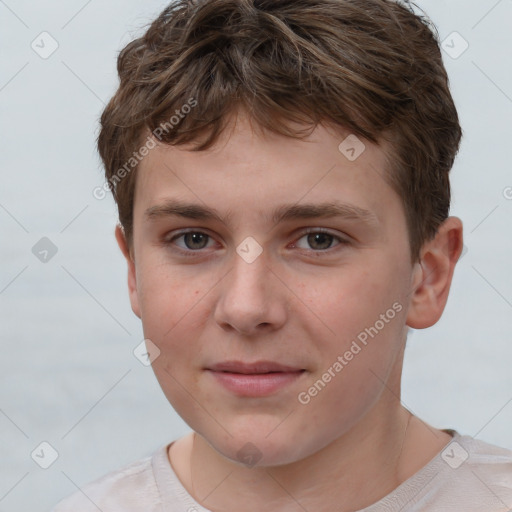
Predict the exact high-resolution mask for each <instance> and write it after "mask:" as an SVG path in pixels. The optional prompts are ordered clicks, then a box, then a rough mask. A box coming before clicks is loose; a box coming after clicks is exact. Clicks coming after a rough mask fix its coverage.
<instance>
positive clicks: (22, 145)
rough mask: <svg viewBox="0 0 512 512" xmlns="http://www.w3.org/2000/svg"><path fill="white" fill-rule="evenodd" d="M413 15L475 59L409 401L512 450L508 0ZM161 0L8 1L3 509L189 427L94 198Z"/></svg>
mask: <svg viewBox="0 0 512 512" xmlns="http://www.w3.org/2000/svg"><path fill="white" fill-rule="evenodd" d="M418 4H419V5H420V6H422V7H423V8H424V9H425V10H426V11H427V12H428V13H429V14H430V16H431V18H432V19H433V21H434V22H435V23H436V25H437V26H438V28H439V32H440V34H441V39H445V38H447V37H448V39H447V44H448V45H449V46H448V47H447V48H448V50H449V51H450V52H451V54H452V56H453V55H456V54H457V53H460V51H461V50H462V49H463V48H464V46H462V45H463V44H464V42H463V41H462V40H461V39H460V38H459V37H458V36H457V35H451V34H452V32H453V31H456V32H458V33H459V34H460V36H461V37H462V38H464V40H465V41H467V43H468V44H469V48H468V49H467V50H466V51H465V52H464V53H463V54H462V55H460V56H459V57H458V58H456V59H454V58H452V57H450V56H449V55H448V54H447V53H445V54H444V57H445V62H446V65H447V68H448V72H449V75H450V77H451V84H452V91H453V95H454V97H455V101H456V104H457V106H458V109H459V112H460V117H461V122H462V125H463V129H464V140H463V144H462V149H461V152H460V154H459V157H458V160H457V162H456V165H455V167H454V169H453V171H452V184H453V207H452V214H453V215H457V216H459V217H460V218H461V219H462V220H463V222H464V226H465V244H466V246H467V248H468V251H467V253H466V254H465V255H464V256H463V258H462V259H461V260H460V262H459V265H458V267H457V270H456V273H455V277H454V282H453V287H452V291H451V296H450V299H449V302H448V305H447V308H446V311H445V314H444V316H443V318H442V319H441V321H440V322H439V323H438V324H437V325H436V326H434V327H432V328H430V329H427V330H425V331H415V332H413V333H412V335H411V336H410V341H409V346H408V349H407V351H406V362H405V371H404V379H403V401H404V403H405V405H406V406H408V407H409V408H410V409H411V410H412V411H413V412H414V413H416V414H417V415H419V416H420V417H421V418H423V419H425V420H426V421H428V422H429V423H431V424H433V425H434V426H436V427H439V428H455V429H457V430H458V431H459V432H460V433H463V434H470V435H475V436H477V437H479V438H481V439H483V440H486V441H488V442H491V443H495V444H498V445H501V446H505V447H508V448H511V449H512V437H511V433H512V428H511V427H512V402H511V400H512V372H511V371H510V367H511V363H510V362H511V357H512V337H511V330H512V272H511V271H510V260H511V256H512V199H511V198H512V188H507V187H512V173H511V165H510V161H509V155H510V150H511V146H512V144H511V141H510V137H511V135H512V130H511V128H510V124H511V120H512V51H511V50H512V31H511V30H510V26H511V25H510V23H511V20H512V0H501V1H496V0H479V1H478V2H476V1H475V2H468V1H467V0H447V1H442V0H434V1H421V2H418ZM165 5H166V2H163V1H156V0H150V1H147V0H146V1H144V2H142V1H134V0H123V1H121V0H109V1H101V2H100V1H99V0H90V1H88V2H87V1H84V0H72V1H71V0H68V1H66V2H64V1H57V0H53V1H46V2H37V3H36V2H33V1H27V0H6V1H5V2H4V1H0V38H1V47H2V59H1V63H0V109H1V118H2V125H1V132H0V141H1V148H2V151H1V153H0V155H1V162H0V167H1V181H0V233H1V238H0V257H1V266H0V318H1V324H0V329H1V331H0V335H1V339H2V356H1V358H0V433H1V437H0V511H4V512H5V511H10V512H21V511H24V512H26V511H27V510H31V511H35V512H36V511H44V510H48V509H50V508H51V506H53V505H54V504H55V503H56V502H57V501H58V500H59V499H61V498H62V497H64V496H65V495H67V494H70V493H72V492H74V491H75V490H76V489H77V488H78V487H80V486H82V485H84V484H85V483H87V482H89V481H91V480H93V479H95V478H96V477H99V476H100V475H102V474H104V473H106V472H107V471H110V470H112V469H115V468H119V467H120V466H122V465H124V464H126V463H129V462H132V461H134V460H136V459H138V458H141V457H143V456H146V455H148V454H150V453H152V452H153V451H154V450H155V449H156V448H157V447H159V446H161V445H163V444H164V443H167V442H170V441H171V440H173V439H175V438H177V437H179V436H181V435H183V434H184V433H185V432H186V431H188V427H187V426H186V425H185V424H184V423H183V422H182V420H181V419H180V418H179V417H178V416H177V415H176V413H175V412H174V411H173V409H172V408H171V406H170V405H169V404H168V402H167V401H166V399H165V397H164V396H163V393H162V392H161V390H160V388H159V386H158V384H157V382H156V379H155V378H154V376H153V373H152V370H151V369H150V368H147V367H144V366H143V365H142V364H141V363H140V362H139V361H138V360H137V359H136V358H135V357H134V355H133V353H132V351H133V349H134V348H135V347H136V346H137V345H138V344H139V343H140V342H141V340H142V338H143V336H142V329H141V325H140V322H139V320H138V319H137V318H136V317H135V316H134V315H133V313H132V312H131V309H130V305H129V302H128V296H127V286H126V268H125V263H124V260H123V259H122V256H121V253H120V252H119V250H118V248H117V245H116V243H115V239H114V234H113V232H114V226H115V222H116V211H115V208H114V203H113V201H112V199H111V198H110V197H107V198H105V199H103V200H97V199H95V198H94V197H93V195H92V190H93V189H94V187H96V186H101V185H102V183H103V178H102V170H101V166H100V160H99V157H98V156H97V154H96V150H95V138H96V135H97V130H98V122H97V121H98V117H99V115H100V112H101V110H102V109H103V107H104V103H106V102H107V101H108V99H109V98H110V96H111V95H112V94H113V92H114V90H115V88H116V85H117V76H116V73H115V59H116V53H117V51H118V50H119V49H120V48H121V47H122V46H123V45H124V44H126V43H127V42H128V41H129V40H130V39H131V37H132V36H135V35H136V34H138V33H140V32H141V28H142V27H143V26H144V24H146V23H148V22H149V21H150V20H151V19H152V18H153V17H154V16H156V15H157V14H158V13H159V12H160V10H161V9H162V8H163V7H164V6H165ZM43 31H47V32H49V33H50V34H51V36H52V37H53V38H54V39H55V40H56V41H57V42H58V45H59V47H58V49H57V50H56V51H55V52H54V53H53V54H52V55H51V56H49V57H48V58H47V59H43V58H41V57H40V56H39V55H38V54H37V53H36V52H35V51H34V50H33V49H32V48H31V43H32V41H33V40H36V43H38V41H39V43H38V44H39V45H40V46H42V43H41V42H40V39H41V37H40V36H39V34H40V33H41V32H43ZM450 47H451V48H450ZM45 48H46V50H47V49H48V48H49V40H46V42H45ZM507 197H508V199H507ZM42 237H48V238H49V239H50V240H51V241H52V243H53V244H55V246H56V247H57V253H56V254H55V256H53V257H52V258H51V259H49V261H48V262H46V263H43V262H41V261H40V260H39V259H37V258H36V256H35V255H34V254H33V253H32V247H33V246H34V245H35V244H36V243H37V242H38V241H39V240H40V239H41V238H42ZM43 441H46V442H48V443H50V444H51V445H52V446H53V447H54V448H55V449H56V450H57V452H58V459H57V460H56V461H55V463H54V464H53V465H51V466H50V467H49V468H48V469H46V470H44V469H41V468H40V467H39V466H38V465H37V464H36V463H35V462H34V460H33V459H32V458H31V452H32V451H33V450H34V449H35V448H36V447H38V446H39V445H40V443H41V442H43ZM37 453H41V451H40V450H39V452H37ZM47 454H48V451H46V455H45V457H46V456H47ZM35 457H36V458H37V456H35Z"/></svg>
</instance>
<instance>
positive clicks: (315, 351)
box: [129, 116, 413, 465]
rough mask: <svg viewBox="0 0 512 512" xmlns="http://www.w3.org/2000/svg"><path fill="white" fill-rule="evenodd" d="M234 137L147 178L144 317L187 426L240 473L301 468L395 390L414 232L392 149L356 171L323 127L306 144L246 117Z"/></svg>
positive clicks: (153, 156)
mask: <svg viewBox="0 0 512 512" xmlns="http://www.w3.org/2000/svg"><path fill="white" fill-rule="evenodd" d="M231 128H232V129H228V130H226V131H225V132H224V134H223V136H222V138H221V139H220V140H219V142H218V143H217V144H216V145H215V146H214V147H213V148H211V149H209V150H206V151H200V152H193V151H189V150H187V149H186V147H172V146H166V145H159V146H157V147H156V148H155V149H153V150H152V151H151V152H150V153H149V155H148V156H147V157H146V158H145V159H144V160H143V161H142V162H141V164H140V168H139V171H138V177H137V184H136V193H135V204H134V230H133V258H134V262H135V263H134V265H131V266H130V269H129V283H130V297H131V303H132V308H133V310H134V312H135V313H136V314H137V315H138V316H140V318H141V319H142V324H143V329H144V336H145V338H147V339H149V340H151V343H152V344H154V345H156V347H158V350H159V351H160V353H159V355H158V357H157V358H156V359H155V360H154V361H153V368H154V371H155V374H156V377H157V379H158V381H159V383H160V385H161V387H162V389H163V391H164V393H165V395H166V397H167V398H168V400H169V402H170V403H171V404H172V405H173V407H174V408H175V410H176V411H177V412H178V413H179V415H180V416H181V417H182V418H183V419H184V420H185V421H186V422H187V423H188V424H189V426H190V427H191V428H192V429H193V430H195V431H196V432H198V433H199V434H201V435H202V436H203V437H204V438H205V439H206V440H207V441H208V442H209V443H210V445H211V446H213V447H214V448H215V449H216V450H217V451H218V452H219V453H220V454H222V455H224V456H225V457H227V458H229V459H232V460H234V461H236V460H240V457H241V456H242V457H243V456H244V450H251V449H252V450H256V451H257V453H258V454H260V456H262V458H261V460H262V461H264V462H265V464H267V465H275V464H284V463H290V462H293V461H297V460H301V459H303V458H306V457H307V456H309V455H311V454H314V453H315V452H317V451H319V450H320V449H322V448H324V447H326V446H327V445H328V444H329V443H331V442H333V441H334V440H335V439H336V438H338V437H339V436H341V435H342V434H344V433H345V432H347V431H348V430H349V429H351V428H352V427H354V426H355V425H357V424H358V422H360V421H362V418H363V417H365V415H367V413H368V412H369V411H371V410H372V409H374V408H376V407H378V404H379V401H380V400H381V399H382V391H383V387H384V385H385V383H388V384H387V385H388V386H393V387H396V385H397V382H395V380H394V378H393V376H394V375H397V374H399V373H400V370H401V355H402V348H403V342H404V333H405V327H404V326H405V323H406V317H407V310H408V308H409V302H410V292H411V286H412V285H411V279H412V277H411V276H412V268H413V267H412V265H411V262H410V252H409V242H408V235H407V228H406V221H405V216H404V210H403V207H402V204H401V201H400V198H399V197H398V195H397V194H396V193H395V192H394V191H393V189H392V188H391V187H390V186H389V185H388V184H387V183H386V181H385V180H384V179H383V176H384V175H385V168H386V167H387V162H386V157H385V153H384V148H382V147H378V146H376V145H373V144H371V143H370V142H368V141H364V144H365V149H364V151H363V152H362V154H360V156H358V157H357V158H356V159H355V160H354V158H353V156H354V155H353V154H352V153H354V152H351V151H350V149H348V150H346V151H345V152H342V151H341V150H340V149H338V146H339V145H340V143H341V142H342V141H343V140H344V139H345V137H346V136H347V135H348V133H343V132H341V131H340V132H338V133H336V132H334V131H333V130H332V129H327V128H326V127H323V126H319V127H317V128H316V129H315V131H314V132H312V134H311V135H310V136H309V137H308V139H306V140H302V141H301V140H295V139H291V138H285V137H282V136H278V135H275V134H266V135H264V134H262V133H259V132H255V131H253V129H252V128H251V125H250V123H249V122H248V120H247V119H246V118H244V117H243V116H239V117H238V119H237V123H236V126H234V128H233V126H232V127H231ZM349 140H350V139H349ZM344 147H345V146H344V145H342V149H343V148H344ZM358 149H359V146H357V148H356V151H357V150H358ZM347 156H350V157H351V158H350V159H349V158H347ZM263 362H266V363H268V364H267V365H265V364H264V363H263ZM253 363H256V364H255V365H253ZM223 364H227V365H228V366H222V365H223ZM229 364H232V366H229ZM218 365H221V366H218ZM233 365H234V366H233ZM251 365H252V366H251ZM277 365H280V366H277ZM215 370H217V371H215ZM271 370H274V373H270V374H269V373H267V372H268V371H271ZM251 373H252V375H251ZM392 381H393V382H392ZM398 382H399V379H398ZM397 393H398V390H397ZM247 443H251V445H247ZM252 445H253V446H252ZM249 446H250V447H251V448H249Z"/></svg>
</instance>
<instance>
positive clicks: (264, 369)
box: [208, 361, 303, 375]
mask: <svg viewBox="0 0 512 512" xmlns="http://www.w3.org/2000/svg"><path fill="white" fill-rule="evenodd" d="M208 370H212V371H214V372H227V373H240V374H244V375H254V374H262V373H277V372H279V373H295V372H301V371H303V368H299V367H294V366H288V365H284V364H280V363H276V362H273V361H257V362H255V363H244V362H242V361H225V362H223V363H218V364H215V365H213V366H211V367H209V368H208Z"/></svg>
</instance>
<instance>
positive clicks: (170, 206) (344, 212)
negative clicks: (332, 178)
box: [144, 199, 379, 225]
mask: <svg viewBox="0 0 512 512" xmlns="http://www.w3.org/2000/svg"><path fill="white" fill-rule="evenodd" d="M144 217H145V218H146V219H147V220H148V221H151V220H153V219H159V218H165V217H182V218H186V219H194V220H204V221H207V220H216V221H218V222H221V223H226V222H227V221H229V219H230V218H231V217H232V213H231V212H228V214H227V215H226V217H225V218H222V216H221V215H220V214H219V212H218V211H217V210H216V209H215V208H208V207H206V206H203V205H200V204H194V203H185V202H182V201H178V200H175V199H169V200H167V201H165V202H163V203H162V204H159V205H155V206H151V207H150V208H148V209H147V210H146V211H145V212H144ZM332 217H341V218H344V219H347V220H353V221H358V222H363V223H366V224H370V225H377V224H378V223H379V222H378V218H377V216H376V215H375V213H373V212H372V211H371V210H367V209H364V208H360V207H359V206H355V205H351V204H344V203H340V202H338V201H330V202H326V203H318V204H317V203H307V204H285V205H282V206H280V207H278V208H277V209H275V210H274V211H273V213H272V215H271V216H270V219H271V221H272V222H273V223H274V224H279V223H280V222H284V221H287V220H294V219H313V218H332Z"/></svg>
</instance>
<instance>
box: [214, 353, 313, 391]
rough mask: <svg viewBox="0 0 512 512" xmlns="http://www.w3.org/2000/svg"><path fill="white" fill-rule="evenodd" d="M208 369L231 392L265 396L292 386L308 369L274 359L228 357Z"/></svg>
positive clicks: (215, 379) (216, 380)
mask: <svg viewBox="0 0 512 512" xmlns="http://www.w3.org/2000/svg"><path fill="white" fill-rule="evenodd" d="M206 372H207V373H208V374H210V375H211V376H212V377H213V378H214V382H217V383H218V384H220V385H221V386H222V387H223V388H224V389H225V390H227V391H228V392H229V393H231V394H234V395H237V396H239V397H253V398H256V397H260V398H262V397H266V396H270V395H274V394H277V393H278V392H279V391H281V390H283V389H284V388H286V387H288V386H291V385H292V384H293V383H295V382H297V381H298V380H299V379H301V378H302V374H303V373H305V372H306V370H305V369H303V368H299V367H296V366H289V365H284V364H281V363H276V362H274V361H257V362H254V363H244V362H242V361H225V362H223V363H218V364H214V365H213V366H211V367H209V368H206Z"/></svg>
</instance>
